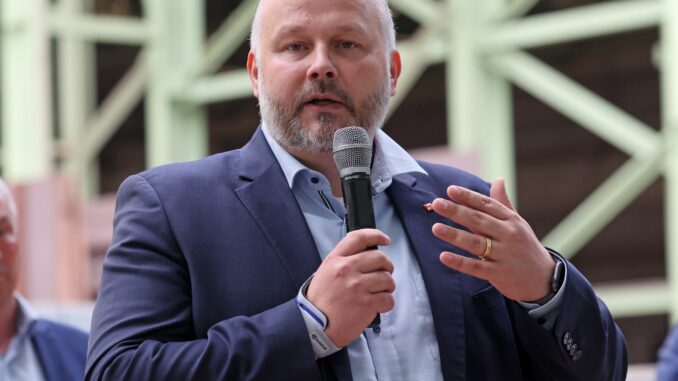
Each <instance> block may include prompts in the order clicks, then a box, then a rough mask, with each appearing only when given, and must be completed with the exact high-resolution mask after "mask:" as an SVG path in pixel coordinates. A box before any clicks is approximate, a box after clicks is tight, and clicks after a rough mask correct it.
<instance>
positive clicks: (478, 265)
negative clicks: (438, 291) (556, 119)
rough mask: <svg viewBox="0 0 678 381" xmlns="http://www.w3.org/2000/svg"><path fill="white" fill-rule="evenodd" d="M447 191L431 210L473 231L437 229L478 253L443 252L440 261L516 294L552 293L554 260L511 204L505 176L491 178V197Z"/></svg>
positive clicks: (524, 297) (534, 297)
mask: <svg viewBox="0 0 678 381" xmlns="http://www.w3.org/2000/svg"><path fill="white" fill-rule="evenodd" d="M447 195H448V196H449V197H450V200H452V201H450V200H445V199H441V198H439V199H436V200H435V201H434V202H433V210H434V211H435V212H436V213H438V214H439V215H441V216H443V217H445V218H447V219H449V220H451V221H454V222H456V223H458V224H460V225H463V226H465V227H466V228H468V229H469V230H470V232H467V231H464V230H460V229H456V228H453V227H451V226H448V225H445V224H440V223H438V224H435V225H434V226H433V234H434V235H435V236H436V237H438V238H440V239H442V240H444V241H446V242H449V243H451V244H453V245H455V246H457V247H460V248H462V249H464V250H466V251H468V252H470V253H472V254H475V255H477V256H478V258H477V259H476V258H468V257H464V256H462V255H459V254H455V253H450V252H443V253H441V254H440V261H441V262H442V263H444V264H445V265H446V266H448V267H450V268H453V269H455V270H457V271H461V272H463V273H466V274H468V275H471V276H474V277H477V278H481V279H485V280H487V281H488V282H490V283H491V284H492V285H493V286H494V287H495V288H496V289H497V290H498V291H499V292H501V293H502V294H503V295H504V296H506V297H508V298H510V299H513V300H520V301H534V300H538V299H541V298H543V297H544V296H546V295H548V293H549V292H550V289H551V287H550V281H551V276H552V274H553V271H554V267H555V263H554V261H553V259H552V258H551V256H550V254H549V253H548V252H547V251H546V249H545V248H544V247H543V246H542V245H541V243H540V242H539V240H538V239H537V237H536V235H535V234H534V232H533V231H532V228H531V227H530V225H529V224H528V223H527V222H526V221H525V220H524V219H523V218H522V217H521V216H520V215H519V214H518V213H517V212H516V210H515V208H514V207H513V205H512V204H511V201H510V200H509V197H508V194H507V193H506V187H505V185H504V180H503V179H501V178H500V179H497V180H495V181H494V182H493V183H492V187H491V189H490V197H488V196H485V195H482V194H480V193H476V192H473V191H470V190H468V189H466V188H462V187H458V186H450V187H449V188H448V189H447ZM453 201H454V202H453Z"/></svg>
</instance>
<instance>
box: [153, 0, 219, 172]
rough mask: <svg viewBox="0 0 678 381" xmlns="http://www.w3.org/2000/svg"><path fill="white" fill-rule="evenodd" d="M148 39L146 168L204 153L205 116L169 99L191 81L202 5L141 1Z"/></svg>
mask: <svg viewBox="0 0 678 381" xmlns="http://www.w3.org/2000/svg"><path fill="white" fill-rule="evenodd" d="M143 4H144V11H145V13H146V14H147V16H146V20H147V21H146V22H148V25H149V27H150V28H151V38H150V41H149V43H148V44H147V45H146V49H147V53H148V63H149V65H150V67H151V68H153V69H152V70H150V71H149V82H148V92H147V97H146V103H145V105H146V163H147V166H149V167H153V166H156V165H160V164H165V163H169V162H174V161H185V160H193V159H197V158H200V157H202V156H205V155H206V154H207V116H206V113H205V110H204V108H203V107H202V106H200V105H194V104H188V103H181V102H177V101H176V100H175V96H176V94H177V90H179V89H181V88H182V87H183V86H184V85H185V84H186V83H189V81H190V80H191V78H193V74H194V73H192V70H193V69H194V68H195V67H196V65H197V63H198V60H199V58H200V57H202V55H203V53H204V51H203V48H204V40H205V36H204V31H205V25H204V19H203V18H204V9H203V7H204V4H203V2H202V1H185V0H145V1H144V2H143Z"/></svg>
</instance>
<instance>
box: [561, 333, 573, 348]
mask: <svg viewBox="0 0 678 381" xmlns="http://www.w3.org/2000/svg"><path fill="white" fill-rule="evenodd" d="M570 340H572V335H570V333H569V332H565V336H563V344H565V345H567V343H568V342H569V341H570Z"/></svg>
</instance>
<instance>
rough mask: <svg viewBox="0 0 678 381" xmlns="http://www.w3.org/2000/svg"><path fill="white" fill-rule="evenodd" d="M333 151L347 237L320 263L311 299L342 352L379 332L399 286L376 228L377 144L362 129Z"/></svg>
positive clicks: (351, 131) (342, 136) (349, 131)
mask: <svg viewBox="0 0 678 381" xmlns="http://www.w3.org/2000/svg"><path fill="white" fill-rule="evenodd" d="M333 151H334V159H335V162H336V163H337V168H338V169H339V174H340V176H341V179H342V191H343V195H344V203H345V205H346V230H347V232H348V234H347V235H346V237H344V239H342V240H341V241H340V242H339V243H338V244H337V246H336V247H335V248H334V250H332V252H330V254H329V255H328V256H327V257H326V258H325V260H324V261H323V263H322V264H321V266H320V268H319V269H318V271H317V272H316V274H315V276H314V278H313V280H312V281H311V284H310V286H309V289H308V293H307V297H308V299H309V300H310V301H311V302H312V303H313V304H314V305H315V306H316V307H318V308H319V309H320V310H321V311H323V313H325V315H326V316H327V318H328V321H329V324H328V327H327V330H326V332H327V335H328V336H329V337H330V339H332V341H333V342H334V344H335V345H337V346H340V347H342V346H346V345H348V344H349V343H350V342H351V341H353V340H355V338H356V337H358V336H359V335H360V333H361V332H362V331H363V330H364V329H365V328H366V327H367V326H370V327H377V326H378V325H379V322H380V319H379V313H384V312H388V311H390V310H391V309H392V308H393V306H394V300H393V295H392V293H393V291H394V290H395V282H394V281H393V278H392V276H391V274H392V273H393V264H392V263H391V261H390V260H389V259H388V257H386V255H385V254H384V253H383V252H381V251H379V250H378V247H377V246H378V245H381V246H384V245H388V244H390V239H389V238H388V237H387V236H386V235H385V234H384V233H382V232H381V231H379V230H376V229H374V228H375V219H374V208H373V206H372V187H371V182H370V167H371V162H372V144H371V142H370V139H369V137H368V135H367V131H365V129H363V128H360V127H346V128H342V129H339V130H337V131H336V132H335V135H334V149H333ZM375 315H376V317H375Z"/></svg>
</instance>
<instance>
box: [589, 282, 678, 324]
mask: <svg viewBox="0 0 678 381" xmlns="http://www.w3.org/2000/svg"><path fill="white" fill-rule="evenodd" d="M594 289H595V290H596V294H597V295H598V296H599V297H600V298H601V299H602V300H603V301H604V302H605V304H606V305H607V307H608V308H609V309H610V312H611V313H612V315H614V317H615V318H617V319H618V318H625V317H636V316H644V315H660V314H665V313H667V312H669V310H670V309H671V289H670V288H669V285H668V283H667V282H666V281H665V280H661V279H656V280H655V279H651V280H644V281H631V282H624V283H620V284H615V285H594Z"/></svg>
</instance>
